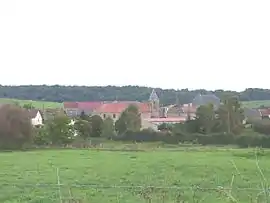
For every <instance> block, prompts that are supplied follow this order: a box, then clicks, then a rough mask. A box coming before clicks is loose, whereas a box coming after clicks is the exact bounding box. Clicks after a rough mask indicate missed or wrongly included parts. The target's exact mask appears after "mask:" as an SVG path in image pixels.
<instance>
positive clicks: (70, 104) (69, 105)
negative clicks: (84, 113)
mask: <svg viewBox="0 0 270 203" xmlns="http://www.w3.org/2000/svg"><path fill="white" fill-rule="evenodd" d="M64 108H65V109H76V108H78V102H64Z"/></svg>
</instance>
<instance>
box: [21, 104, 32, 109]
mask: <svg viewBox="0 0 270 203" xmlns="http://www.w3.org/2000/svg"><path fill="white" fill-rule="evenodd" d="M23 108H24V109H34V106H33V105H32V103H27V104H24V105H23Z"/></svg>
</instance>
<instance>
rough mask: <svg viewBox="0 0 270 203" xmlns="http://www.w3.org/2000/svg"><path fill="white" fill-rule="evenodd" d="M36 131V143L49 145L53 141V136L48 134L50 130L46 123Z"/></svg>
mask: <svg viewBox="0 0 270 203" xmlns="http://www.w3.org/2000/svg"><path fill="white" fill-rule="evenodd" d="M34 132H35V136H34V144H36V145H39V146H45V145H49V144H50V143H51V142H52V141H51V139H50V138H51V137H50V135H49V134H48V133H49V132H48V129H47V126H46V125H45V126H43V127H41V128H36V129H35V130H34Z"/></svg>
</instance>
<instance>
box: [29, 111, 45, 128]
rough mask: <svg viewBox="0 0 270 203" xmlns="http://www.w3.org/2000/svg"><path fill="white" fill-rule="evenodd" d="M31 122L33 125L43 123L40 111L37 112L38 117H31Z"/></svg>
mask: <svg viewBox="0 0 270 203" xmlns="http://www.w3.org/2000/svg"><path fill="white" fill-rule="evenodd" d="M31 123H32V125H33V126H37V125H43V119H42V116H41V114H40V112H39V111H38V112H37V115H36V117H35V118H32V119H31Z"/></svg>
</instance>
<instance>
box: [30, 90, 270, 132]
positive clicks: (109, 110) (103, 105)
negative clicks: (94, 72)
mask: <svg viewBox="0 0 270 203" xmlns="http://www.w3.org/2000/svg"><path fill="white" fill-rule="evenodd" d="M207 104H213V105H214V107H215V108H216V109H217V108H218V107H219V106H220V104H221V99H220V98H218V97H217V96H215V95H213V94H207V95H202V94H198V95H197V96H196V97H195V98H194V99H193V100H192V101H191V102H190V103H188V104H179V103H177V102H176V104H172V105H168V106H163V105H162V104H161V103H160V99H159V97H158V95H157V93H156V91H155V90H154V89H153V90H152V92H151V94H150V95H149V99H148V101H145V102H139V101H83V102H63V108H62V109H29V115H30V117H31V122H32V125H33V126H42V125H43V123H44V122H45V121H46V120H47V119H48V118H50V117H51V116H52V115H54V114H56V113H59V112H62V113H64V114H65V115H67V116H68V117H69V118H71V120H72V122H73V123H74V120H73V119H75V118H76V117H79V116H80V115H81V114H86V115H88V116H93V115H98V116H100V117H101V118H102V119H106V118H108V117H110V118H112V119H113V121H114V122H115V121H116V120H117V119H118V118H119V117H120V115H121V113H122V112H123V111H124V110H125V109H127V108H128V106H130V105H135V106H137V108H138V110H139V112H140V116H141V120H142V129H148V128H151V129H153V130H157V129H158V126H159V125H160V124H162V123H167V124H175V123H184V122H185V121H186V120H187V119H194V118H195V117H196V110H197V108H198V107H200V106H202V105H207ZM243 109H244V115H245V118H246V119H248V118H251V119H265V118H267V119H269V116H270V109H269V108H267V107H260V108H256V109H250V108H246V107H245V108H243Z"/></svg>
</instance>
